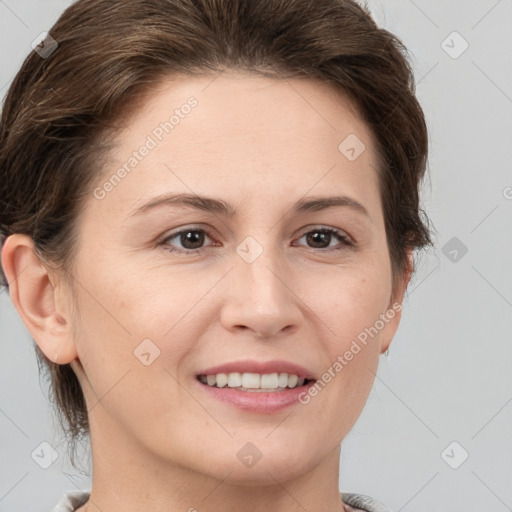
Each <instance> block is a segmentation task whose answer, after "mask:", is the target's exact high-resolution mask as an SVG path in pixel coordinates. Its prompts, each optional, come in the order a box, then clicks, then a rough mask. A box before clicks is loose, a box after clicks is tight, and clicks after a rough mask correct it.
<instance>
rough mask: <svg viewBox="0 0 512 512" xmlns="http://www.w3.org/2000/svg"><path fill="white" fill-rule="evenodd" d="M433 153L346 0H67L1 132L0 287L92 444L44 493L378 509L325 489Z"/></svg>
mask: <svg viewBox="0 0 512 512" xmlns="http://www.w3.org/2000/svg"><path fill="white" fill-rule="evenodd" d="M426 157H427V133H426V127H425V121H424V117H423V113H422V110H421V108H420V106H419V104H418V102H417V100H416V98H415V96H414V85H413V79H412V73H411V69H410V66H409V64H408V61H407V59H406V57H405V49H404V47H403V46H402V45H401V43H400V41H399V40H397V39H396V38H395V37H394V36H393V35H392V34H390V33H389V32H387V31H385V30H382V29H379V28H378V27H377V26H376V25H375V23H374V22H373V21H372V19H371V17H370V15H369V13H368V12H366V11H365V10H364V9H363V8H362V7H360V6H359V5H357V4H356V3H355V2H353V1H349V0H314V1H310V0H287V1H286V2H281V1H277V0H258V1H251V2H248V1H243V0H229V1H227V0H145V1H141V0H109V1H106V0H79V1H77V2H76V3H74V4H73V5H72V6H71V7H69V8H68V9H67V10H66V11H65V12H64V13H63V15H62V16H61V17H60V19H59V20H58V21H57V23H56V24H55V25H54V26H53V27H52V29H51V30H50V35H49V37H48V38H47V39H46V40H45V41H44V42H43V43H42V44H41V45H40V46H39V47H38V48H36V49H35V51H34V52H32V53H31V55H29V57H27V59H26V61H25V62H24V64H23V66H22V68H21V70H20V71H19V73H18V75H17V76H16V78H15V79H14V82H13V84H12V85H11V87H10V89H9V92H8V94H7V97H6V100H5V105H4V108H3V113H2V120H1V131H0V169H1V171H0V172H1V173H2V175H1V179H0V187H1V197H2V210H1V213H0V229H1V232H2V238H3V248H2V270H3V274H4V278H5V279H4V280H5V285H6V286H8V288H9V293H10V297H11V300H12V302H13V304H14V306H15V307H16V309H17V311H18V312H19V314H20V316H21V318H22V320H23V322H24V323H25V325H26V326H27V329H28V330H29V331H30V333H31V335H32V337H33V339H34V341H35V343H36V346H37V354H38V357H39V359H40V362H41V364H43V365H45V367H46V368H47V369H48V371H49V373H50V375H51V378H52V387H53V388H52V389H53V393H54V395H55V398H56V403H57V405H58V407H59V412H60V415H61V419H62V425H63V428H64V429H65V431H66V432H67V433H68V434H69V436H70V440H71V445H70V446H71V447H72V446H73V443H74V442H76V440H77V439H78V438H79V437H80V436H82V435H90V441H91V449H92V460H93V484H92V489H91V490H90V491H88V492H71V491H69V492H67V493H66V494H65V495H64V496H63V497H62V500H61V502H60V503H59V504H58V505H57V507H56V508H55V510H56V511H71V510H77V511H80V512H98V511H101V512H113V511H117V510H123V511H125V512H131V511H135V510H137V511H143V510H144V511H145V510H147V511H150V510H151V511H154V512H159V511H162V512H163V511H169V510H173V511H174V510H188V511H190V512H191V511H195V510H198V511H201V512H209V511H216V510H224V511H231V510H240V509H250V510H251V511H263V510H267V509H268V508H269V506H271V507H272V510H274V511H278V512H279V511H286V512H291V511H299V510H301V511H302V510H310V511H315V512H320V511H321V512H324V511H325V512H327V511H330V512H331V511H336V512H341V511H354V510H363V511H383V510H388V509H387V508H386V507H385V506H384V505H382V504H380V503H379V502H377V501H376V500H374V499H372V498H370V497H365V496H361V495H357V494H353V493H341V494H340V492H339V489H338V480H339V478H338V477H339V460H340V444H341V441H342V440H343V438H344V437H345V436H346V435H347V433H348V432H349V431H350V429H351V427H352V426H353V425H354V423H355V421H356V420H357V418H358V416H359V414H360V413H361V410H362V408H363V406H364V403H365V401H366V398H367V396H368V393H369V391H370V389H371V386H372V383H373V379H374V376H375V372H376V370H377V366H378V358H379V355H380V354H382V353H384V352H385V351H386V350H387V349H388V347H389V345H390V343H391V340H392V338H393V335H394V333H395V332H396V329H397V327H398V324H399V320H400V312H401V309H402V307H401V303H402V298H403V295H404V293H405V290H406V288H407V284H408V282H409V279H410V276H411V273H412V272H413V267H414V265H413V252H414V250H415V249H419V248H422V247H424V246H426V245H428V244H429V243H430V237H429V232H428V229H427V227H426V226H425V224H424V223H423V221H422V218H421V211H420V209H419V192H418V190H419V186H420V183H421V179H422V177H423V174H424V171H425V163H426ZM191 235H194V236H191Z"/></svg>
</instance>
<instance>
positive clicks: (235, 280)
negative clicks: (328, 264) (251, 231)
mask: <svg viewBox="0 0 512 512" xmlns="http://www.w3.org/2000/svg"><path fill="white" fill-rule="evenodd" d="M234 261H235V262H234V268H233V270H232V271H231V272H230V273H229V275H230V277H229V284H228V285H227V287H228V291H227V292H226V294H225V296H224V297H225V301H224V303H223V307H222V312H221V323H222V324H223V326H224V327H225V328H226V329H228V330H230V331H236V330H239V331H241V330H247V331H250V332H251V334H253V335H254V336H257V337H260V338H267V337H275V336H278V335H279V334H280V333H281V332H283V333H284V332H286V334H287V335H289V334H291V333H292V332H294V331H295V330H297V329H298V328H299V327H300V325H301V323H302V321H303V315H302V312H301V307H300V304H301V300H300V297H299V296H298V295H297V291H296V290H294V288H295V289H297V288H298V284H297V282H293V277H291V275H292V274H291V272H290V271H289V269H285V267H284V264H283V262H282V261H281V260H279V256H276V255H270V254H267V252H265V251H264V252H263V253H262V254H261V255H260V256H259V257H258V258H257V259H256V260H255V261H253V262H252V263H248V262H247V261H245V260H244V259H243V258H240V257H239V256H238V255H235V258H234Z"/></svg>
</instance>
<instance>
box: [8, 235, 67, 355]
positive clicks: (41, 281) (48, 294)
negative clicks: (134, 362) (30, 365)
mask: <svg viewBox="0 0 512 512" xmlns="http://www.w3.org/2000/svg"><path fill="white" fill-rule="evenodd" d="M2 268H3V270H4V273H5V276H6V278H7V281H8V283H9V295H10V297H11V301H12V303H13V305H14V307H15V308H16V310H17V311H18V314H19V315H20V317H21V319H22V320H23V323H24V324H25V326H26V328H27V329H28V331H29V332H30V334H31V335H32V338H33V339H34V341H35V342H36V343H37V345H38V346H39V348H40V349H41V351H42V352H43V353H44V355H45V356H46V357H47V358H48V359H50V361H53V362H56V363H59V364H66V363H69V362H71V361H72V360H74V359H76V358H77V351H76V347H75V342H74V339H73V336H72V329H71V324H70V315H69V311H67V310H63V306H62V307H61V306H60V304H65V303H66V301H64V300H59V297H58V294H59V292H60V290H59V289H58V287H57V286H56V285H55V278H54V276H53V275H52V274H51V273H50V272H49V270H48V269H47V268H46V266H45V265H44V264H43V263H42V262H41V260H40V259H39V257H38V255H37V254H36V252H35V249H34V242H33V241H32V239H31V238H30V237H29V236H27V235H21V234H14V235H11V236H9V237H8V238H7V239H6V241H5V243H4V246H3V249H2Z"/></svg>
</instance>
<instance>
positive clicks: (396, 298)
mask: <svg viewBox="0 0 512 512" xmlns="http://www.w3.org/2000/svg"><path fill="white" fill-rule="evenodd" d="M413 269H414V263H413V260H412V250H411V249H408V250H407V268H406V270H405V272H404V273H403V275H401V276H399V279H398V281H397V285H396V288H395V292H394V293H393V294H392V295H391V299H390V301H389V304H388V309H387V310H386V313H384V315H385V319H387V322H386V325H385V327H384V329H383V331H382V336H381V338H380V340H381V342H380V344H381V346H380V353H381V354H383V353H384V352H386V351H387V350H388V349H389V346H390V345H391V340H392V339H393V337H394V336H395V333H396V331H397V329H398V326H399V324H400V319H401V317H402V302H403V299H404V294H405V291H406V290H407V285H408V284H409V281H410V279H411V275H412V272H413Z"/></svg>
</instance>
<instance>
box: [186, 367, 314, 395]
mask: <svg viewBox="0 0 512 512" xmlns="http://www.w3.org/2000/svg"><path fill="white" fill-rule="evenodd" d="M196 379H197V380H198V381H199V382H201V383H202V384H204V385H206V386H209V387H212V388H217V389H232V390H237V391H247V392H249V393H251V392H252V393H276V392H283V391H287V390H290V389H296V388H300V387H306V386H308V385H309V384H310V383H311V382H314V379H305V378H300V377H298V376H297V375H294V374H288V373H270V374H258V373H239V372H233V373H218V374H214V375H197V376H196Z"/></svg>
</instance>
